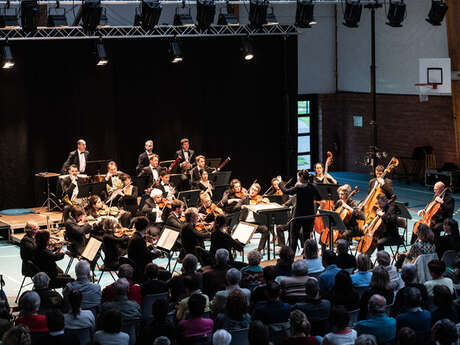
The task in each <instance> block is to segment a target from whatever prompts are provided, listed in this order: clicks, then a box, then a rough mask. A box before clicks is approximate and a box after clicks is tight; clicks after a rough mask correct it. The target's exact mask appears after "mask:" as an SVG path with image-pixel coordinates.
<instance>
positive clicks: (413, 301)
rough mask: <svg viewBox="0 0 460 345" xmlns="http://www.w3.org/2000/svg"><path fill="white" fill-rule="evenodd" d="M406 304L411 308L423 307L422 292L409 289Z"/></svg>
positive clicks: (412, 288) (413, 288)
mask: <svg viewBox="0 0 460 345" xmlns="http://www.w3.org/2000/svg"><path fill="white" fill-rule="evenodd" d="M405 303H406V305H407V306H408V307H409V308H417V307H420V306H421V305H422V294H421V293H420V290H419V289H417V288H415V287H411V288H409V289H408V290H407V294H406V297H405Z"/></svg>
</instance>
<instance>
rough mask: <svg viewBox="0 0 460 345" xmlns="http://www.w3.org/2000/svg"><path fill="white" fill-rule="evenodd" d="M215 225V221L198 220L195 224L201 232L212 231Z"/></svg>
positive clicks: (196, 228)
mask: <svg viewBox="0 0 460 345" xmlns="http://www.w3.org/2000/svg"><path fill="white" fill-rule="evenodd" d="M213 226H214V224H213V223H206V222H198V223H196V224H195V230H196V231H200V232H201V231H205V232H210V231H211V230H212V228H213Z"/></svg>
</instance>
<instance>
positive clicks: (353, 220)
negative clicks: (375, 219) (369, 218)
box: [334, 184, 366, 243]
mask: <svg viewBox="0 0 460 345" xmlns="http://www.w3.org/2000/svg"><path fill="white" fill-rule="evenodd" d="M337 192H338V194H339V200H338V201H337V202H336V203H335V209H334V211H338V210H339V209H341V208H342V207H344V208H345V209H347V210H348V211H349V212H351V217H350V220H349V221H348V223H347V224H345V225H346V227H347V230H345V231H344V232H343V234H342V237H343V238H344V239H345V240H347V241H348V242H350V243H351V240H352V238H353V237H357V236H362V235H363V232H362V230H360V229H359V226H358V222H357V220H364V219H365V218H366V217H365V216H364V212H363V211H362V210H360V209H359V208H358V203H357V202H356V201H355V200H353V199H352V198H350V197H349V195H350V193H351V187H350V185H349V184H344V185H343V186H341V187H339V188H337Z"/></svg>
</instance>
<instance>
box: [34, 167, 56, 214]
mask: <svg viewBox="0 0 460 345" xmlns="http://www.w3.org/2000/svg"><path fill="white" fill-rule="evenodd" d="M59 175H60V174H58V173H50V172H41V173H37V174H35V176H37V177H42V178H44V179H46V200H45V202H44V203H43V205H42V207H43V206H45V205H47V208H48V212H51V210H54V209H55V208H57V209H58V210H59V211H62V208H61V207H60V206H59V205H58V204H57V202H56V201H54V199H52V198H51V194H52V193H51V192H50V178H52V177H57V176H59ZM53 195H54V194H53ZM51 203H53V208H51Z"/></svg>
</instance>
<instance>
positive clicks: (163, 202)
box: [158, 198, 171, 209]
mask: <svg viewBox="0 0 460 345" xmlns="http://www.w3.org/2000/svg"><path fill="white" fill-rule="evenodd" d="M158 207H159V208H161V209H164V208H165V207H167V208H171V200H168V199H166V198H161V201H160V202H159V203H158Z"/></svg>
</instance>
